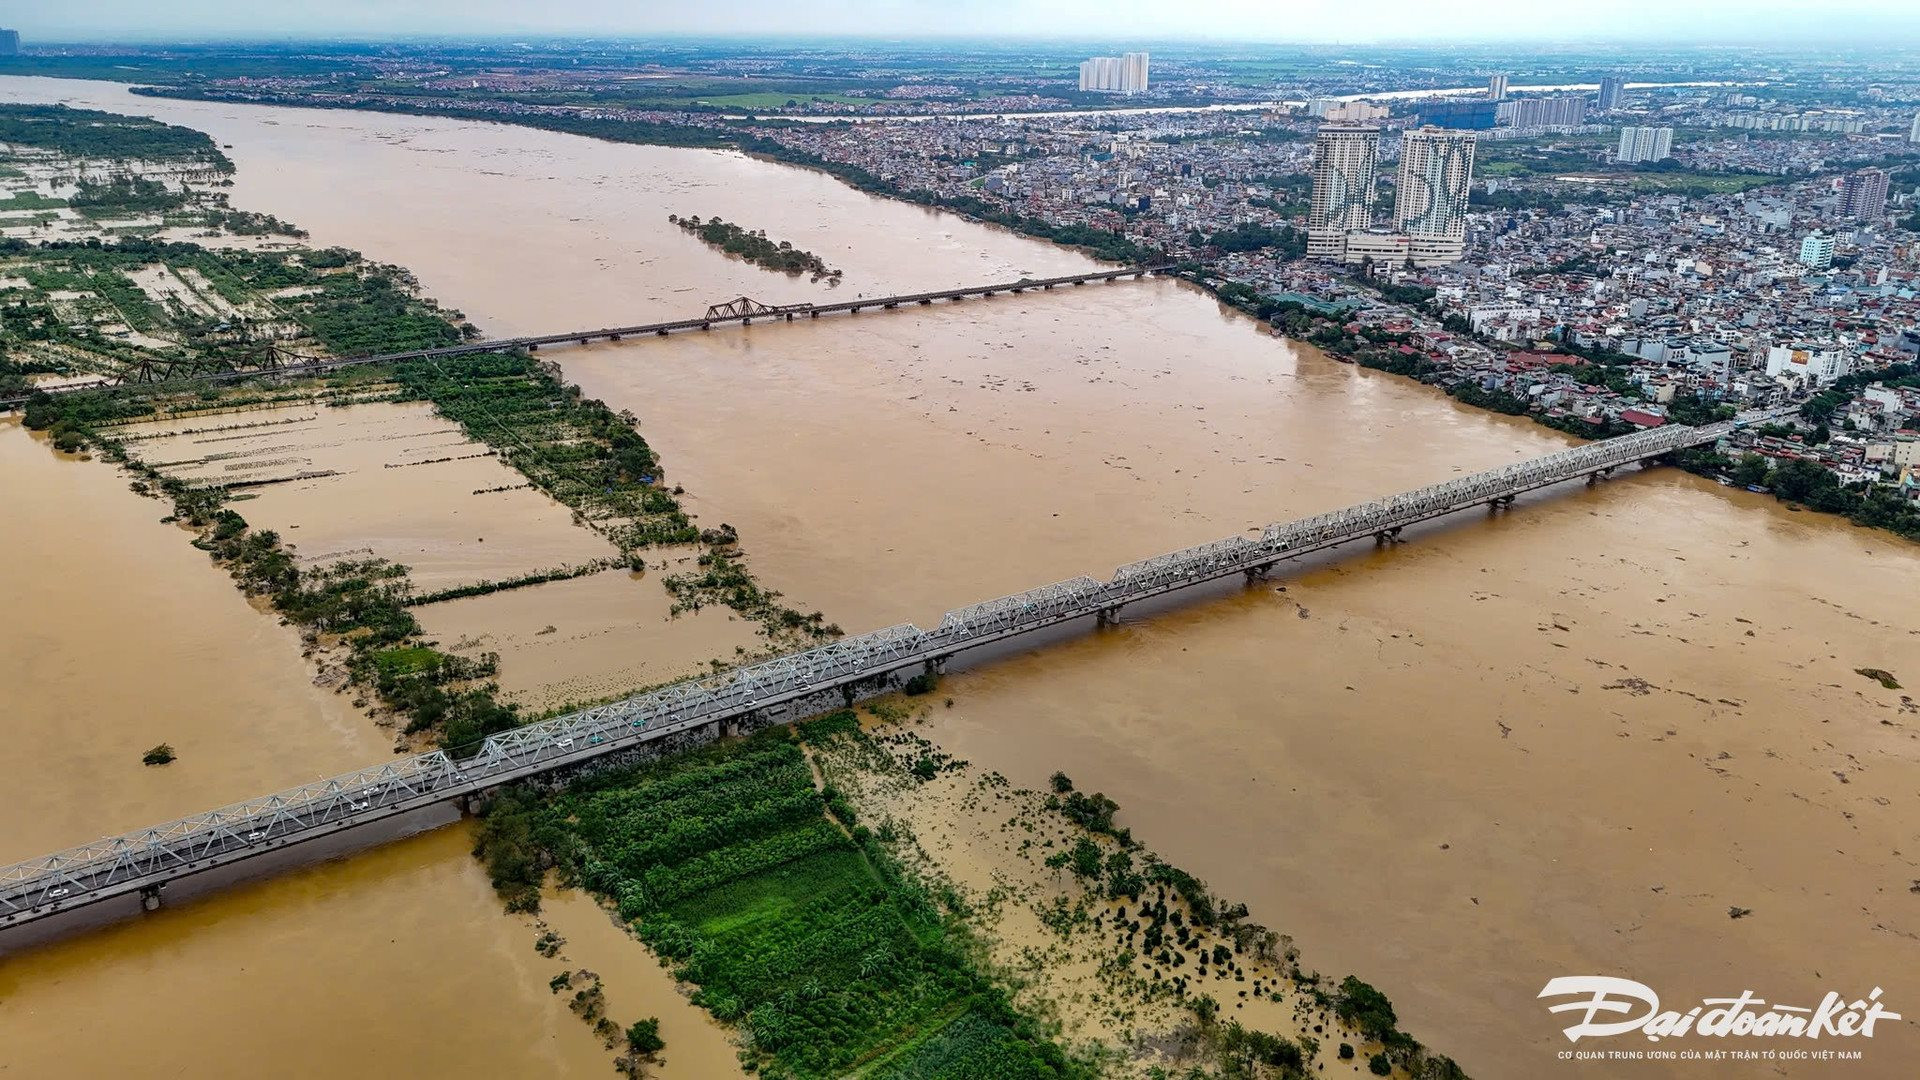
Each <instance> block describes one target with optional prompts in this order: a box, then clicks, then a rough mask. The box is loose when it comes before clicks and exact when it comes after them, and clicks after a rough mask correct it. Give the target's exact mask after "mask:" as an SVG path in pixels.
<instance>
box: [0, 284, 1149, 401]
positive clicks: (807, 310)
mask: <svg viewBox="0 0 1920 1080" xmlns="http://www.w3.org/2000/svg"><path fill="white" fill-rule="evenodd" d="M1172 269H1173V265H1172V264H1170V263H1169V264H1166V265H1161V266H1130V267H1127V268H1126V269H1124V270H1096V271H1093V272H1091V273H1085V274H1067V275H1065V276H1063V277H1050V278H1021V279H1020V280H1018V281H1007V282H1001V283H998V284H994V285H968V286H964V287H962V288H958V289H939V290H936V291H934V292H920V293H903V294H901V295H898V296H860V297H855V298H854V299H852V300H841V301H837V302H835V303H831V304H812V303H806V304H780V305H774V304H763V303H760V302H759V301H757V300H754V299H752V298H750V297H745V296H742V297H740V298H739V299H737V300H730V301H727V302H726V303H721V304H714V305H712V306H710V307H708V308H707V313H706V314H705V315H702V316H699V317H698V318H692V319H675V320H672V321H670V322H657V323H642V324H640V325H638V326H609V327H601V328H599V329H591V330H566V331H562V332H560V333H556V334H535V335H533V336H531V337H517V338H500V339H496V340H489V341H472V342H467V343H466V344H463V345H446V346H442V347H440V348H437V349H415V350H413V351H410V352H396V353H378V354H372V355H367V356H341V357H330V358H324V359H318V360H307V359H300V358H297V357H291V356H289V355H288V354H286V353H284V352H281V351H278V350H274V349H268V350H265V352H264V353H263V354H262V355H263V357H264V361H265V362H263V363H260V364H252V365H246V366H238V367H233V368H230V369H226V370H208V368H207V366H206V365H205V364H204V363H203V362H197V361H161V360H151V361H147V362H143V363H141V364H140V365H137V366H136V367H135V368H134V369H133V370H131V371H129V372H128V373H127V375H126V376H124V377H123V378H121V379H118V380H112V381H106V382H93V383H80V384H75V385H71V386H59V387H48V388H47V389H46V391H45V392H46V393H48V394H51V395H56V396H57V395H61V394H80V393H88V392H94V391H102V390H112V389H116V388H120V387H129V386H135V385H138V386H147V387H160V388H167V387H173V386H185V385H192V384H200V383H228V382H238V381H240V380H242V379H253V378H262V377H267V376H304V375H324V374H326V373H327V372H330V371H338V370H340V369H341V368H350V367H359V366H362V365H366V364H397V363H403V362H405V361H408V360H446V359H454V358H458V357H462V356H477V355H482V354H486V353H502V352H511V351H513V350H515V349H526V350H528V351H537V350H538V349H540V348H541V347H542V346H546V345H586V344H589V343H591V342H595V341H620V340H622V339H623V338H630V337H646V336H649V335H652V336H656V337H665V336H667V335H668V334H675V333H681V332H684V331H688V330H711V329H713V328H714V327H716V326H730V325H739V326H747V325H750V324H751V323H753V322H754V320H756V319H758V320H762V321H771V322H793V321H795V320H796V319H802V318H805V319H818V318H820V317H821V316H822V315H842V314H844V315H858V314H859V313H861V312H862V311H872V310H885V311H891V310H893V309H895V308H900V307H907V306H922V307H924V306H928V305H931V304H934V303H937V302H940V301H952V300H966V299H969V298H972V297H976V296H977V297H988V296H996V295H999V294H1001V293H1013V294H1017V293H1027V292H1034V291H1042V292H1044V291H1049V290H1052V289H1055V288H1058V287H1062V286H1067V285H1089V284H1093V283H1095V282H1113V281H1120V280H1122V279H1126V278H1134V279H1141V278H1145V277H1147V276H1148V275H1151V274H1163V273H1166V272H1168V271H1170V270H1172ZM27 400H28V399H27V398H26V397H15V398H0V411H5V410H8V409H14V408H19V407H20V406H22V405H25V404H26V403H27Z"/></svg>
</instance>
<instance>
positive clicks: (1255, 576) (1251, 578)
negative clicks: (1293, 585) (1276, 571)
mask: <svg viewBox="0 0 1920 1080" xmlns="http://www.w3.org/2000/svg"><path fill="white" fill-rule="evenodd" d="M1272 569H1273V564H1272V563H1261V564H1260V565H1259V566H1249V567H1247V568H1246V569H1245V570H1243V571H1241V573H1243V574H1245V575H1247V584H1249V585H1251V584H1253V583H1254V582H1256V581H1264V580H1266V577H1267V572H1268V571H1269V570H1272Z"/></svg>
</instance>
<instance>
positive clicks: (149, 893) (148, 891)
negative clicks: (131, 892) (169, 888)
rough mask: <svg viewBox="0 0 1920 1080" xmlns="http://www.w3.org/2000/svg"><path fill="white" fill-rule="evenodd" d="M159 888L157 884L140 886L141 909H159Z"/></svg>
mask: <svg viewBox="0 0 1920 1080" xmlns="http://www.w3.org/2000/svg"><path fill="white" fill-rule="evenodd" d="M160 888H161V887H160V886H158V885H142V886H140V910H141V911H159V910H160Z"/></svg>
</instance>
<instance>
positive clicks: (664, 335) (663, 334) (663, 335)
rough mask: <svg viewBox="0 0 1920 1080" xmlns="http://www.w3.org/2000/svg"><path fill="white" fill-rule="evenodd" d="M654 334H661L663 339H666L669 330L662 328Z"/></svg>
mask: <svg viewBox="0 0 1920 1080" xmlns="http://www.w3.org/2000/svg"><path fill="white" fill-rule="evenodd" d="M654 333H656V334H659V335H660V336H661V337H666V336H667V328H666V327H664V326H663V327H661V328H660V329H658V330H655V331H654Z"/></svg>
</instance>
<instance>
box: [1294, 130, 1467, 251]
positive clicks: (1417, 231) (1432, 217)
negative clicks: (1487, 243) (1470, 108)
mask: <svg viewBox="0 0 1920 1080" xmlns="http://www.w3.org/2000/svg"><path fill="white" fill-rule="evenodd" d="M1475 141H1476V138H1475V136H1474V134H1473V132H1471V131H1454V130H1451V129H1448V128H1437V127H1423V128H1418V129H1415V130H1411V131H1408V132H1407V133H1405V134H1404V135H1402V136H1400V175H1399V181H1398V183H1397V184H1396V186H1395V189H1394V201H1393V227H1394V228H1395V229H1397V230H1399V231H1401V232H1404V233H1406V234H1407V236H1408V238H1409V239H1410V240H1411V245H1410V248H1409V253H1408V258H1410V259H1412V260H1413V261H1414V262H1415V263H1417V264H1420V265H1423V266H1427V265H1437V264H1440V263H1449V262H1454V261H1455V260H1457V259H1459V258H1460V256H1461V255H1462V254H1463V253H1464V252H1465V251H1466V241H1467V189H1468V188H1469V187H1470V186H1471V185H1472V184H1473V149H1474V143H1475ZM1309 235H1311V234H1309Z"/></svg>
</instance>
